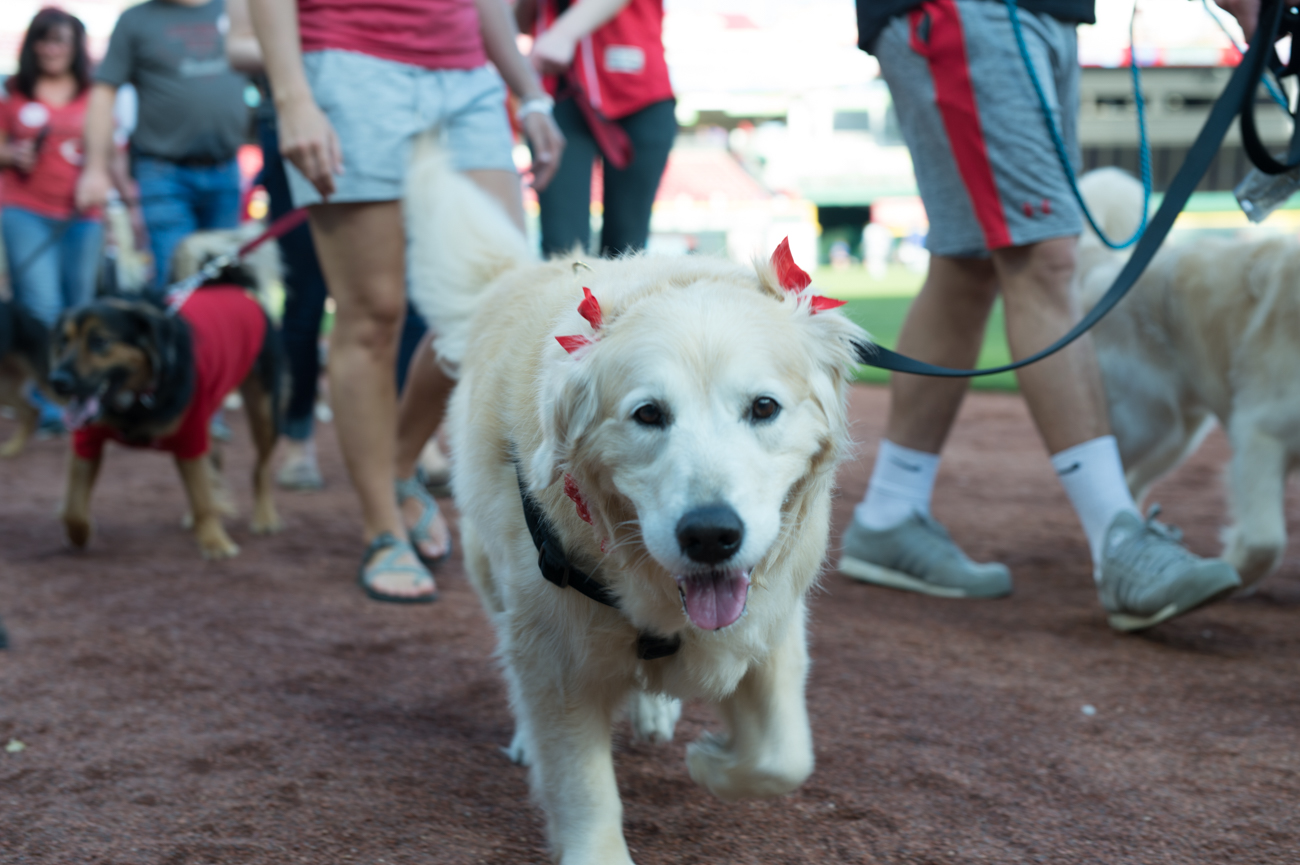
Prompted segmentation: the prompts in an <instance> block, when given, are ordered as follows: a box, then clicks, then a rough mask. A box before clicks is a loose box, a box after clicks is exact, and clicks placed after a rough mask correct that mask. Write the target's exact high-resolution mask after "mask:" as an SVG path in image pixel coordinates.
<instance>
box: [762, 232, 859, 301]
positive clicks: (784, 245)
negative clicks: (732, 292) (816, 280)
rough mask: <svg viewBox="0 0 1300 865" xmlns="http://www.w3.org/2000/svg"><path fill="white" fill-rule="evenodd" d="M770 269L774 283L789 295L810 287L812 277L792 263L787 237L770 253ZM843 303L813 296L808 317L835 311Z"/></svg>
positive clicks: (817, 295) (833, 299) (829, 298)
mask: <svg viewBox="0 0 1300 865" xmlns="http://www.w3.org/2000/svg"><path fill="white" fill-rule="evenodd" d="M772 269H773V270H775V271H776V281H777V282H778V283H780V285H781V287H782V288H783V289H785V290H786V291H788V292H790V293H791V294H798V293H800V292H801V291H803V290H804V289H805V288H807V287H808V286H810V285H812V277H811V276H809V275H808V274H807V273H806V272H805V271H804V270H803V269H802V268H801V267H799V265H797V264H795V263H794V256H793V255H791V254H790V238H788V237H786V238H783V239H782V240H781V242H780V243H779V244H778V245H777V247H776V251H775V252H773V253H772ZM845 303H847V301H843V300H836V299H835V298H833V297H822V296H821V295H820V294H814V295H812V297H811V298H810V301H809V305H810V310H809V315H816V314H817V313H819V312H825V311H826V310H828V309H835V308H836V307H840V306H843V305H844V304H845Z"/></svg>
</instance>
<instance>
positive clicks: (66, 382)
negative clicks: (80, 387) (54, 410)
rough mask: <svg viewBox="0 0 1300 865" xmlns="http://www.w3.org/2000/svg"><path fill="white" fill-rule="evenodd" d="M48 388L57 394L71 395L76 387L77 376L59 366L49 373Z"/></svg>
mask: <svg viewBox="0 0 1300 865" xmlns="http://www.w3.org/2000/svg"><path fill="white" fill-rule="evenodd" d="M50 389H51V390H53V391H54V392H55V393H57V394H58V395H59V396H72V394H73V392H74V391H75V390H76V389H77V377H76V376H74V375H73V374H72V373H71V372H70V371H68V370H66V369H64V368H63V367H59V368H58V369H56V370H54V371H53V372H51V373H50Z"/></svg>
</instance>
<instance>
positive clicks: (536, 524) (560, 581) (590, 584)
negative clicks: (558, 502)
mask: <svg viewBox="0 0 1300 865" xmlns="http://www.w3.org/2000/svg"><path fill="white" fill-rule="evenodd" d="M515 476H516V477H517V478H518V479H519V498H520V499H522V500H523V504H524V522H525V523H527V524H528V534H529V535H530V536H531V537H532V539H533V546H535V547H537V568H538V570H540V571H541V572H542V576H543V577H545V578H546V580H547V581H548V582H551V583H554V584H555V585H557V586H559V587H560V588H561V589H573V590H574V591H576V592H578V593H579V594H582V595H586V596H587V597H588V598H591V599H592V600H593V601H595V602H596V603H598V604H604V605H605V606H607V607H613V608H614V609H616V610H617V609H618V601H617V600H616V599H615V598H614V596H613V594H611V593H610V591H609V588H608V587H606V585H605V584H604V583H602V582H601V581H600V580H597V579H595V578H594V577H592V576H591V575H590V574H588V573H586V572H585V571H583V570H581V569H579V568H576V567H574V566H573V563H572V562H570V561H569V557H568V556H567V555H565V552H564V545H563V544H561V543H560V541H559V539H558V538H557V537H555V530H554V529H553V528H552V526H551V521H550V520H548V519H547V518H546V514H544V513H543V512H542V506H541V505H539V504H538V503H537V500H536V499H535V498H533V497H532V496H531V495H529V494H528V485H527V484H525V483H524V475H523V471H522V470H521V469H520V467H519V463H518V462H516V463H515ZM681 645H682V638H681V637H680V636H677V635H676V634H674V635H673V636H671V637H661V636H659V635H658V634H651V633H647V632H646V631H641V632H639V633H638V634H637V637H636V656H637V657H638V658H640V659H641V660H643V661H653V660H655V659H657V658H666V657H668V656H669V655H672V654H675V653H676V652H677V650H678V649H679V648H681Z"/></svg>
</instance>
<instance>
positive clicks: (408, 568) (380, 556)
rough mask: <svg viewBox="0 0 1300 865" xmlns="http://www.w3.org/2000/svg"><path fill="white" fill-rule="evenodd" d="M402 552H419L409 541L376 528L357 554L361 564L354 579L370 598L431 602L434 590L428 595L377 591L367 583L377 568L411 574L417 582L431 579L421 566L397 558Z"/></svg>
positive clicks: (399, 601)
mask: <svg viewBox="0 0 1300 865" xmlns="http://www.w3.org/2000/svg"><path fill="white" fill-rule="evenodd" d="M404 553H409V554H410V555H413V556H415V557H416V558H417V559H418V558H419V554H418V553H417V552H416V550H415V547H413V546H411V543H410V541H404V540H402V539H401V538H399V537H397V536H396V535H394V534H393V533H392V532H380V533H379V534H378V535H376V536H375V539H374V540H373V541H371V542H370V545H369V546H367V547H366V552H365V554H364V555H363V556H362V558H361V568H360V569H359V570H358V571H357V582H358V583H359V584H360V585H361V589H362V591H364V592H365V593H366V596H367V597H369V598H371V599H373V600H376V601H385V602H387V603H390V604H431V603H433V602H434V601H436V600H438V593H437V591H434V592H433V593H432V594H428V595H389V594H385V593H384V592H381V591H378V590H377V589H375V587H374V586H372V585H371V584H370V578H371V577H373V576H374V575H375V574H378V573H380V572H385V573H390V574H411V575H413V576H414V577H415V582H417V583H419V582H422V581H423V580H428V581H429V582H430V583H432V582H433V577H432V575H430V574H429V572H428V571H427V570H425V569H424V568H423V567H421V566H419V565H408V564H401V563H399V562H398V559H399V558H400V557H401V556H402V555H403V554H404Z"/></svg>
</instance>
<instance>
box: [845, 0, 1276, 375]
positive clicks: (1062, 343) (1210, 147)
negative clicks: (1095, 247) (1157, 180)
mask: <svg viewBox="0 0 1300 865" xmlns="http://www.w3.org/2000/svg"><path fill="white" fill-rule="evenodd" d="M1290 9H1291V7H1290V6H1289V5H1288V4H1282V3H1279V2H1277V0H1272V2H1268V0H1266V2H1265V3H1264V4H1263V5H1262V6H1261V8H1260V21H1259V26H1258V27H1257V28H1256V30H1255V38H1254V39H1252V40H1251V43H1250V48H1249V49H1247V51H1246V54H1245V56H1243V57H1242V59H1241V63H1239V64H1238V65H1237V68H1236V69H1235V70H1234V71H1233V73H1232V78H1230V79H1229V80H1228V84H1227V86H1226V87H1224V88H1223V92H1222V93H1221V94H1219V98H1218V99H1217V100H1216V101H1215V103H1214V107H1213V108H1211V109H1210V116H1209V119H1208V120H1206V121H1205V126H1204V127H1202V129H1201V133H1200V135H1198V136H1197V137H1196V142H1195V143H1194V144H1193V145H1192V147H1191V149H1190V150H1189V151H1187V158H1186V159H1184V160H1183V165H1182V167H1181V168H1179V169H1178V174H1177V175H1175V176H1174V180H1173V183H1171V184H1170V185H1169V191H1168V192H1166V193H1165V198H1164V201H1162V202H1161V203H1160V209H1159V210H1157V211H1156V215H1155V216H1153V217H1152V218H1151V221H1150V223H1148V225H1147V230H1146V231H1145V232H1144V233H1143V234H1142V239H1141V240H1140V241H1138V245H1137V248H1136V249H1134V250H1133V255H1132V256H1131V257H1130V258H1129V260H1128V262H1127V263H1126V264H1125V265H1124V269H1123V270H1121V271H1120V274H1119V276H1117V277H1116V278H1115V282H1114V283H1113V284H1112V285H1111V287H1110V288H1109V289H1108V290H1107V291H1106V293H1105V294H1104V295H1103V296H1102V298H1101V299H1100V300H1099V301H1097V305H1096V306H1094V307H1093V308H1092V309H1091V310H1089V311H1088V314H1087V315H1085V316H1084V317H1083V318H1081V319H1080V320H1079V322H1078V323H1077V324H1076V325H1075V326H1074V327H1072V328H1071V329H1070V330H1069V332H1068V333H1066V334H1065V336H1063V337H1061V338H1060V339H1058V340H1057V341H1056V342H1054V343H1052V344H1051V345H1049V346H1048V347H1047V348H1045V349H1043V350H1042V351H1039V352H1036V353H1035V354H1032V355H1030V356H1029V357H1026V358H1023V359H1022V360H1018V361H1016V362H1015V363H1009V364H1006V365H1004V366H996V367H989V368H987V369H952V368H951V367H946V366H937V365H935V364H931V363H926V362H924V361H920V360H916V359H915V358H910V357H908V356H907V355H902V354H898V353H897V352H895V351H891V350H889V349H887V348H884V347H882V346H878V345H872V344H870V343H862V342H858V343H854V348H855V349H856V351H857V359H858V361H859V362H861V363H864V364H866V365H867V366H873V367H876V368H877V369H885V370H890V371H893V372H906V373H912V374H914V375H927V376H934V377H942V378H972V377H974V376H981V375H993V374H994V373H999V372H1010V371H1011V370H1015V369H1020V368H1021V367H1022V366H1028V365H1029V364H1031V363H1035V362H1037V361H1040V360H1042V359H1043V358H1045V357H1048V356H1050V355H1053V354H1056V353H1057V352H1058V351H1060V350H1061V349H1063V348H1065V347H1066V346H1067V345H1069V344H1070V343H1072V342H1074V341H1075V340H1076V339H1078V338H1079V337H1081V336H1083V335H1084V334H1085V333H1087V332H1088V331H1089V330H1090V329H1091V328H1092V326H1093V325H1095V324H1096V323H1097V322H1099V321H1101V319H1102V318H1103V317H1104V316H1105V315H1106V313H1108V312H1110V311H1111V310H1112V309H1114V308H1115V305H1116V304H1117V303H1119V302H1120V301H1121V300H1123V299H1124V296H1125V295H1126V294H1128V292H1129V290H1130V289H1131V288H1132V287H1133V286H1134V285H1135V284H1136V283H1137V281H1138V278H1139V277H1141V276H1142V272H1143V271H1144V270H1146V267H1147V265H1148V264H1150V263H1151V259H1152V258H1154V257H1155V254H1156V252H1158V251H1159V249H1160V245H1161V244H1162V243H1164V240H1165V237H1166V236H1167V235H1168V234H1169V229H1171V228H1172V227H1173V224H1174V220H1175V219H1177V218H1178V214H1179V213H1180V212H1182V209H1183V207H1184V206H1185V205H1186V204H1187V200H1188V199H1189V198H1191V196H1192V193H1193V192H1194V191H1195V190H1196V186H1197V184H1199V183H1200V182H1201V178H1202V177H1204V176H1205V172H1206V170H1207V169H1208V168H1209V167H1210V163H1211V162H1212V161H1213V160H1214V157H1215V156H1216V155H1217V154H1218V152H1219V146H1220V145H1221V144H1222V143H1223V137H1224V136H1225V135H1227V134H1228V129H1229V128H1230V127H1231V126H1232V121H1233V120H1235V119H1236V117H1237V115H1238V114H1240V115H1241V119H1242V138H1243V143H1245V146H1246V149H1247V153H1248V155H1249V156H1250V158H1251V160H1252V161H1253V162H1255V164H1256V165H1259V167H1260V170H1262V171H1265V172H1267V173H1272V174H1280V173H1282V172H1284V171H1288V170H1290V168H1292V167H1294V166H1293V165H1282V164H1281V163H1278V162H1276V161H1275V160H1273V158H1272V157H1271V156H1269V154H1268V150H1267V149H1266V148H1265V147H1264V146H1263V144H1262V143H1261V142H1260V141H1259V137H1258V134H1257V133H1256V132H1255V128H1254V110H1255V105H1254V103H1255V91H1256V89H1257V88H1258V87H1259V83H1260V81H1261V80H1262V78H1263V75H1264V69H1265V66H1266V61H1267V60H1268V59H1269V56H1270V55H1273V57H1274V61H1275V62H1274V68H1275V70H1276V69H1277V68H1279V67H1281V63H1280V61H1277V60H1276V54H1275V52H1274V50H1273V44H1274V42H1276V40H1277V38H1278V34H1279V28H1281V27H1285V30H1286V32H1288V33H1290V34H1291V35H1292V44H1293V45H1300V14H1298V13H1292V12H1291V11H1290ZM1266 19H1267V20H1266ZM1297 64H1300V51H1296V52H1293V53H1292V57H1291V68H1288V69H1287V74H1297V72H1300V65H1297ZM1295 129H1296V134H1295V135H1294V136H1293V137H1292V140H1291V153H1290V154H1289V161H1290V162H1292V163H1298V162H1300V122H1297V123H1296V127H1295ZM1248 133H1249V134H1248ZM1257 157H1260V158H1257ZM1261 158H1266V159H1267V161H1268V162H1269V163H1272V164H1271V166H1270V167H1266V165H1265V164H1261ZM1274 169H1276V170H1274Z"/></svg>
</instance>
